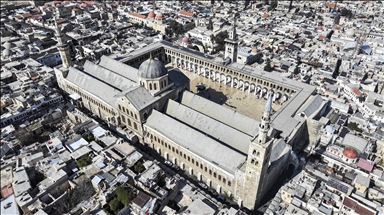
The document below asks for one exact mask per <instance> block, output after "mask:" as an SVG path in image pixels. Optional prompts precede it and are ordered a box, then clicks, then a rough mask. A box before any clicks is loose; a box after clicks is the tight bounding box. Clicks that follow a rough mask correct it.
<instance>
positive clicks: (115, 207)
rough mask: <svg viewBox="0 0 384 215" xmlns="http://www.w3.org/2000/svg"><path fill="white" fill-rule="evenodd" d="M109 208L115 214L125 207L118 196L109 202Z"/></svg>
mask: <svg viewBox="0 0 384 215" xmlns="http://www.w3.org/2000/svg"><path fill="white" fill-rule="evenodd" d="M109 208H110V209H111V210H112V211H113V212H114V213H115V214H118V213H119V211H120V210H121V209H123V208H124V205H123V203H121V202H120V201H119V200H118V199H117V198H114V199H112V201H110V202H109Z"/></svg>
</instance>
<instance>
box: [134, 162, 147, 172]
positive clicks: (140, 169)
mask: <svg viewBox="0 0 384 215" xmlns="http://www.w3.org/2000/svg"><path fill="white" fill-rule="evenodd" d="M144 170H145V167H144V162H143V161H137V163H136V164H135V166H133V171H134V172H135V173H137V174H139V173H142V172H144Z"/></svg>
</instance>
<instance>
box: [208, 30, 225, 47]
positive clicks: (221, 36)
mask: <svg viewBox="0 0 384 215" xmlns="http://www.w3.org/2000/svg"><path fill="white" fill-rule="evenodd" d="M227 38H228V32H227V31H222V32H220V33H218V34H217V35H216V36H213V35H211V41H213V42H215V43H216V47H215V49H216V50H217V51H223V50H224V49H225V39H227Z"/></svg>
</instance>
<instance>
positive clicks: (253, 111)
mask: <svg viewBox="0 0 384 215" xmlns="http://www.w3.org/2000/svg"><path fill="white" fill-rule="evenodd" d="M165 66H166V67H167V68H168V69H171V68H173V67H172V64H171V63H169V64H167V65H165ZM177 69H178V70H179V71H181V72H183V73H184V74H185V75H186V76H187V77H188V78H189V79H190V80H191V81H190V90H191V91H192V92H194V93H198V94H199V95H200V96H203V97H205V98H207V99H209V100H211V101H213V102H215V103H217V104H220V105H222V106H224V107H226V108H229V109H232V110H235V111H237V112H239V113H241V114H243V115H245V116H248V117H250V118H252V119H255V120H257V121H260V120H261V116H262V114H263V111H264V107H265V104H266V102H267V100H264V99H263V98H261V99H258V98H256V96H255V95H254V94H253V93H248V91H247V90H245V91H244V92H243V91H241V90H240V89H235V88H233V87H230V86H229V85H225V84H224V83H219V82H217V81H215V82H214V81H213V80H210V79H208V78H204V77H203V76H198V75H197V74H195V73H193V72H189V71H187V70H184V69H180V68H177ZM197 85H204V86H205V87H206V89H205V90H202V91H200V92H198V88H197V87H196V86H197ZM280 107H281V105H280V104H277V103H273V109H274V110H275V111H277V110H278V109H279V108H280Z"/></svg>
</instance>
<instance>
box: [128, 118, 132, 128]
mask: <svg viewBox="0 0 384 215" xmlns="http://www.w3.org/2000/svg"><path fill="white" fill-rule="evenodd" d="M128 125H129V127H132V123H131V120H130V119H128Z"/></svg>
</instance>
